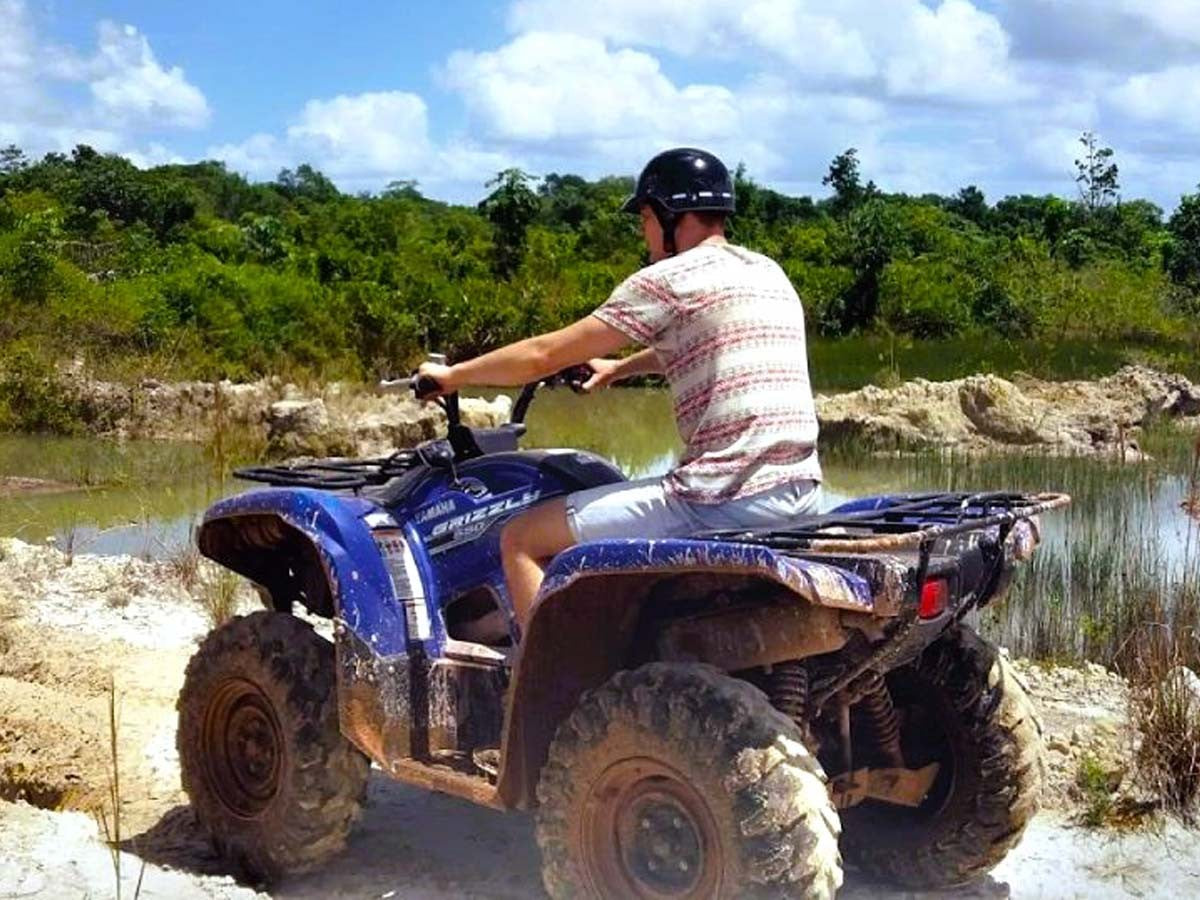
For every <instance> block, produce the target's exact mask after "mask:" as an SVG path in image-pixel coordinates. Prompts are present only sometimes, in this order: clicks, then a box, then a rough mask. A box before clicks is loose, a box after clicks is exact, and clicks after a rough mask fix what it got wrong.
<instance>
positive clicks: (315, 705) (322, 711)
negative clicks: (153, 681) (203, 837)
mask: <svg viewBox="0 0 1200 900" xmlns="http://www.w3.org/2000/svg"><path fill="white" fill-rule="evenodd" d="M335 678H336V669H335V664H334V652H333V646H332V645H331V644H330V643H329V642H328V641H326V640H323V639H322V638H320V637H319V636H318V635H317V634H316V633H315V632H314V631H313V630H312V627H311V626H310V625H308V624H306V623H304V622H302V621H300V620H299V619H297V618H295V617H293V616H291V615H288V614H286V613H277V612H256V613H253V614H252V615H249V616H244V617H242V618H237V619H234V620H232V621H231V622H228V623H227V624H225V625H223V626H221V627H220V628H218V629H216V630H215V631H213V632H212V633H211V634H210V635H209V636H208V637H207V638H206V639H205V641H204V643H203V644H201V645H200V649H199V650H197V651H196V654H195V655H194V656H193V657H192V659H191V661H190V662H189V663H188V667H187V674H186V676H185V678H184V683H183V690H182V691H181V692H180V695H179V702H178V709H179V730H178V732H177V733H176V745H177V748H178V750H179V763H180V769H181V772H182V779H183V789H184V790H185V791H186V792H187V794H188V797H189V798H190V799H191V802H192V808H193V809H194V810H195V813H196V817H197V818H198V819H199V821H200V823H201V824H202V825H203V826H204V827H205V828H206V829H207V830H208V832H209V834H210V836H211V838H212V841H213V844H214V846H215V847H216V849H217V850H218V852H220V853H221V854H222V855H223V856H225V857H226V858H228V859H229V860H231V861H232V862H233V863H234V864H235V865H236V866H238V867H239V868H240V869H241V870H242V871H243V872H244V873H245V874H247V875H250V876H252V877H254V878H259V879H264V880H271V879H274V878H276V877H278V876H279V875H282V874H284V873H285V872H301V871H304V870H306V869H311V868H313V867H315V866H317V865H319V864H321V863H322V862H324V861H325V860H327V859H328V858H330V857H331V856H333V855H334V854H335V853H337V852H338V851H339V850H341V849H342V847H343V846H344V844H345V841H346V836H347V834H348V833H349V832H350V829H351V827H352V826H353V824H354V822H355V820H356V819H357V818H358V815H359V812H360V809H361V807H362V803H363V800H364V797H365V794H366V786H367V772H368V768H369V764H368V761H367V758H366V757H365V756H364V755H363V754H362V753H360V752H359V751H358V750H357V749H355V748H354V747H353V746H352V745H351V744H350V742H349V741H347V740H346V739H345V738H344V737H342V735H341V733H340V732H339V731H338V715H337V691H336V690H335V687H336V685H335Z"/></svg>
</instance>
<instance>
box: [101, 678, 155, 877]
mask: <svg viewBox="0 0 1200 900" xmlns="http://www.w3.org/2000/svg"><path fill="white" fill-rule="evenodd" d="M117 720H118V715H117V685H116V681H115V680H113V679H111V678H110V679H109V683H108V749H109V765H110V767H111V768H110V769H109V778H108V797H107V798H106V799H107V801H108V804H107V807H106V806H105V805H103V804H102V805H100V806H98V807H97V808H96V809H95V810H94V811H93V815H94V816H95V819H96V823H97V824H98V825H99V826H100V831H101V833H102V834H103V835H104V844H105V846H106V847H107V848H108V852H109V856H110V858H111V859H112V867H113V878H114V880H115V883H116V890H115V896H116V900H121V897H122V891H123V884H122V881H121V841H122V823H121V759H120V752H119V750H118V744H117V732H118V725H117ZM145 874H146V863H145V860H143V861H142V865H141V868H140V870H139V871H138V877H137V883H136V884H135V886H134V889H133V898H134V900H137V898H138V897H139V896H140V895H141V893H142V879H143V878H144V877H145Z"/></svg>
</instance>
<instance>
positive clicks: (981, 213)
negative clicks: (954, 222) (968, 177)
mask: <svg viewBox="0 0 1200 900" xmlns="http://www.w3.org/2000/svg"><path fill="white" fill-rule="evenodd" d="M946 209H948V210H950V212H952V213H956V214H957V215H960V216H962V217H963V218H964V219H966V220H968V221H970V222H974V223H975V224H976V225H981V226H982V225H984V224H986V222H987V217H988V212H989V210H988V205H987V198H985V197H984V195H983V191H981V190H980V189H979V188H977V187H976V186H975V185H973V184H970V185H967V186H966V187H965V188H963V189H962V190H960V191H959V192H958V193H957V194H955V195H954V196H953V197H951V198H950V200H949V202H948V203H947V204H946Z"/></svg>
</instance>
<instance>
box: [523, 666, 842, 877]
mask: <svg viewBox="0 0 1200 900" xmlns="http://www.w3.org/2000/svg"><path fill="white" fill-rule="evenodd" d="M537 793H538V802H539V810H538V822H537V839H538V844H539V846H540V847H541V850H542V858H543V870H542V872H543V874H542V877H543V881H544V883H545V886H546V890H547V892H548V893H549V894H550V896H552V897H555V898H564V897H594V898H609V897H622V898H664V897H671V898H679V900H685V898H728V897H753V896H760V895H768V894H770V895H774V894H777V893H779V892H781V891H786V892H788V893H792V892H794V893H795V894H796V895H797V896H803V897H809V898H830V897H833V895H834V894H835V893H836V892H837V889H838V887H839V885H841V883H842V869H841V857H840V855H839V854H838V832H839V824H838V816H837V812H836V811H835V810H834V808H833V805H832V803H831V802H830V800H829V794H828V791H827V789H826V787H825V776H824V773H823V772H822V771H821V766H820V764H819V763H818V762H817V760H816V758H815V757H814V756H813V755H812V754H811V753H810V752H809V751H808V748H807V747H805V746H804V744H803V742H802V741H801V739H800V734H799V732H798V731H797V729H796V726H795V725H794V724H793V723H792V722H791V721H790V720H789V719H788V718H786V717H785V716H783V715H782V714H780V713H779V712H777V711H776V710H775V709H774V708H773V707H772V706H771V704H770V702H769V701H768V700H767V698H766V696H765V695H763V694H762V692H760V691H759V690H758V689H757V688H755V687H753V686H752V685H750V684H747V683H745V682H741V681H737V680H734V679H732V678H729V677H727V676H726V675H724V674H722V673H721V672H719V671H717V670H716V669H713V668H709V667H707V666H700V665H684V664H669V663H651V664H650V665H647V666H643V667H642V668H640V669H637V670H634V671H627V672H620V673H618V674H617V675H615V676H614V677H613V678H612V679H611V680H610V681H609V682H608V683H607V684H605V685H603V686H602V687H600V688H597V689H596V690H594V691H591V692H589V693H588V694H586V695H585V696H584V697H583V699H582V700H581V701H580V704H579V706H578V707H577V708H576V710H575V711H574V712H573V713H572V714H571V716H570V717H569V718H568V719H567V720H566V721H565V722H564V723H563V724H562V725H561V726H560V727H559V729H558V733H557V735H556V736H555V738H554V742H553V744H552V745H551V747H550V754H549V760H548V761H547V763H546V765H545V766H544V768H543V769H542V774H541V780H540V782H539V784H538V792H537Z"/></svg>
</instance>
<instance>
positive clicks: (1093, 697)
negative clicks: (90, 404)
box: [0, 540, 1200, 900]
mask: <svg viewBox="0 0 1200 900" xmlns="http://www.w3.org/2000/svg"><path fill="white" fill-rule="evenodd" d="M181 576H182V577H181ZM210 576H211V572H209V571H208V570H206V569H205V568H204V567H203V566H201V567H200V568H199V570H198V571H193V570H192V569H191V568H189V567H186V566H180V565H179V564H171V563H163V562H159V563H147V562H143V561H140V560H135V559H131V558H127V557H124V558H114V557H89V556H80V557H76V558H75V559H73V560H71V559H69V558H68V557H66V556H65V555H64V554H62V553H60V552H59V551H57V550H55V549H54V548H52V547H35V546H30V545H26V544H22V543H20V542H18V541H12V540H0V898H13V897H33V898H60V897H62V898H83V897H91V898H102V897H109V896H114V895H115V890H114V888H115V872H114V866H113V859H112V857H111V855H110V853H109V851H108V849H107V848H106V846H105V845H104V843H103V842H102V841H101V840H100V830H99V828H98V826H97V823H96V820H95V813H94V811H95V810H96V809H97V808H99V807H101V806H103V805H104V804H105V803H106V801H107V797H108V785H109V783H110V777H111V772H112V771H113V764H112V754H111V748H110V742H109V739H108V723H109V697H110V693H109V692H110V685H113V686H114V687H115V691H116V698H117V708H118V742H117V760H118V764H119V769H118V771H119V773H120V778H121V796H122V801H123V802H122V807H121V814H122V826H121V827H122V834H123V836H126V838H125V840H124V841H123V842H122V845H123V847H124V848H125V852H124V853H123V854H122V857H121V871H122V884H123V887H124V890H123V895H124V896H126V897H132V896H134V891H135V888H136V887H137V884H138V880H139V878H140V879H141V894H140V896H142V897H147V898H181V900H190V898H201V897H205V898H247V897H257V896H267V895H265V894H259V893H256V891H255V890H253V889H252V888H250V887H247V886H243V885H239V884H237V883H236V882H234V881H233V880H232V879H230V878H229V877H228V876H227V875H225V874H224V872H223V869H222V864H221V862H220V861H219V860H218V859H215V858H214V857H213V856H212V855H211V854H210V852H209V850H208V847H207V844H206V842H205V841H204V839H203V838H202V836H201V835H200V833H199V832H198V829H197V828H196V826H195V825H194V823H193V821H192V817H191V814H190V811H189V810H188V808H187V806H186V798H185V797H184V796H183V795H182V793H181V792H180V789H179V779H178V771H177V760H176V756H175V749H174V729H175V709H174V702H175V696H176V694H177V692H178V689H179V686H180V684H181V682H182V676H183V669H184V666H185V665H186V662H187V659H188V657H189V656H190V655H191V652H192V650H193V649H194V646H195V642H196V641H197V640H198V639H199V638H200V637H201V636H202V635H203V634H204V632H205V631H206V630H207V627H208V625H207V620H206V616H205V613H204V611H203V609H202V607H201V605H200V604H199V603H198V602H197V601H196V600H195V599H193V594H195V593H203V590H204V587H203V585H204V584H205V579H206V578H208V577H210ZM185 582H186V583H187V584H188V587H187V588H185ZM244 602H245V603H246V604H250V602H251V598H250V597H248V596H247V597H245V598H244ZM1018 669H1019V671H1020V672H1021V674H1022V677H1023V678H1024V679H1025V681H1026V682H1027V684H1028V685H1029V688H1030V691H1031V693H1032V695H1033V696H1034V698H1035V701H1036V702H1037V703H1038V705H1039V708H1040V709H1041V712H1042V715H1043V719H1044V721H1045V725H1046V733H1047V743H1048V746H1049V754H1048V759H1049V762H1050V765H1051V784H1050V790H1049V791H1048V792H1047V805H1048V807H1049V812H1047V813H1043V814H1042V815H1041V816H1039V817H1038V818H1037V819H1036V820H1035V821H1034V823H1033V825H1032V826H1031V827H1030V829H1029V831H1028V832H1027V833H1026V836H1025V838H1024V840H1023V841H1022V843H1021V844H1020V845H1019V846H1018V848H1017V849H1016V850H1015V851H1014V852H1013V853H1012V854H1010V855H1009V857H1008V858H1007V859H1006V860H1005V861H1004V862H1003V863H1002V864H1001V865H1000V866H999V867H998V868H997V869H996V870H995V871H994V872H993V874H992V875H991V876H990V877H989V878H987V879H984V880H983V881H982V882H980V883H978V884H976V885H974V886H972V888H970V889H969V890H965V891H958V892H952V893H949V894H946V893H941V894H938V895H936V896H938V897H1010V896H1011V897H1038V898H1040V897H1045V898H1071V897H1138V896H1165V895H1169V894H1174V895H1175V896H1179V897H1188V896H1200V862H1198V861H1197V860H1200V853H1197V850H1200V838H1197V836H1196V835H1194V834H1191V833H1188V832H1185V831H1183V830H1181V829H1179V828H1178V827H1176V826H1164V827H1163V828H1162V829H1161V830H1160V831H1159V832H1157V833H1150V832H1138V833H1135V834H1129V835H1125V836H1113V835H1111V834H1101V833H1096V832H1091V831H1087V830H1084V829H1081V828H1078V827H1074V826H1072V825H1071V824H1070V821H1069V819H1070V817H1071V815H1072V814H1073V812H1074V803H1075V798H1074V796H1073V788H1072V784H1073V778H1074V772H1075V770H1076V768H1077V765H1078V759H1079V758H1080V757H1081V756H1082V755H1084V754H1092V755H1096V756H1098V757H1100V758H1101V759H1104V760H1106V761H1108V762H1110V763H1112V764H1114V765H1119V763H1120V762H1121V760H1122V758H1123V757H1124V756H1127V754H1128V746H1129V743H1128V736H1127V735H1128V730H1127V728H1126V727H1125V723H1124V719H1123V717H1122V712H1121V710H1122V708H1123V704H1124V690H1125V688H1124V684H1123V682H1122V681H1121V680H1120V679H1119V678H1117V677H1116V676H1114V675H1111V674H1110V673H1107V672H1104V671H1103V670H1102V669H1099V668H1098V667H1092V668H1090V669H1085V670H1064V669H1044V668H1041V667H1038V666H1033V665H1030V664H1028V663H1024V662H1020V663H1019V664H1018ZM369 799H370V802H369V805H368V808H367V810H366V812H365V814H364V817H363V821H362V822H361V824H360V826H359V828H358V829H357V830H356V832H355V834H354V835H353V837H352V839H351V843H350V847H349V848H348V850H347V852H346V853H345V854H344V855H342V856H341V857H339V858H338V859H336V860H335V861H333V862H332V863H331V864H330V865H328V866H327V867H326V868H324V869H323V870H321V871H320V872H318V873H316V874H313V875H309V876H304V877H300V878H295V879H292V880H290V881H287V882H285V883H283V884H281V885H278V886H276V887H275V888H274V889H273V891H272V893H271V894H270V896H272V897H277V898H298V900H317V898H326V897H330V898H333V897H347V898H350V897H354V898H358V897H363V898H369V897H374V898H390V897H396V898H432V897H496V898H518V897H522V898H523V897H538V896H541V884H540V880H539V874H538V872H539V863H538V856H537V850H536V847H535V844H534V841H533V836H532V823H531V821H530V819H529V818H528V817H527V816H524V815H520V814H509V815H504V814H500V813H496V812H493V811H490V810H486V809H482V808H478V807H474V806H472V805H470V804H468V803H466V802H464V801H460V800H457V799H454V798H450V797H446V796H441V795H436V794H427V793H424V792H422V791H419V790H415V789H413V788H409V787H406V786H404V785H401V784H397V783H394V782H391V781H389V780H388V779H386V778H384V777H383V776H381V775H379V774H378V773H376V774H375V776H374V777H373V779H372V783H371V789H370V798H369ZM26 801H28V802H26ZM48 810H54V811H48ZM109 815H110V816H111V809H109ZM840 896H843V897H848V898H867V897H885V898H902V897H918V896H922V895H917V894H911V893H906V892H896V891H889V890H887V889H885V888H881V887H880V886H878V885H871V884H866V883H864V882H862V881H861V880H860V879H859V880H856V878H855V875H854V873H853V872H850V873H848V874H847V884H846V887H845V889H844V890H843V892H842V894H841V895H840Z"/></svg>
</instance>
